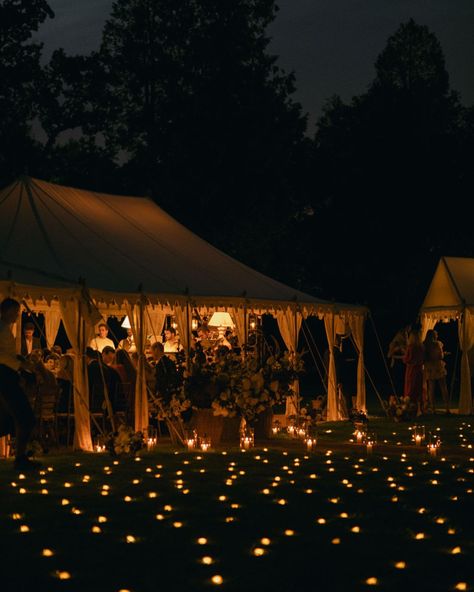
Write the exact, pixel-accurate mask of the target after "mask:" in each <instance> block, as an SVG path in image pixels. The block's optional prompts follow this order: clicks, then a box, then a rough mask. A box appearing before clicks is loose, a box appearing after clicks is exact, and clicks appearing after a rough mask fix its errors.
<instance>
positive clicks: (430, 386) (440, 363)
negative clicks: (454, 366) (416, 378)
mask: <svg viewBox="0 0 474 592" xmlns="http://www.w3.org/2000/svg"><path fill="white" fill-rule="evenodd" d="M423 344H424V346H425V360H424V376H425V380H426V382H427V390H428V405H429V407H430V408H431V409H432V410H433V413H436V408H435V389H436V383H438V384H439V388H440V390H441V395H442V397H443V401H444V404H445V405H446V413H450V411H449V393H448V386H447V384H446V374H447V372H446V364H445V362H444V351H443V344H442V342H441V341H439V340H438V333H437V332H436V331H434V330H433V329H431V330H430V331H428V333H427V334H426V337H425V341H424V343H423Z"/></svg>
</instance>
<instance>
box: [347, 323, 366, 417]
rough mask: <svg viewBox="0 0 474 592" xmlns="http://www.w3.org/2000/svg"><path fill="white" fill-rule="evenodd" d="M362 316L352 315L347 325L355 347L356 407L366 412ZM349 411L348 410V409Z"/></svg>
mask: <svg viewBox="0 0 474 592" xmlns="http://www.w3.org/2000/svg"><path fill="white" fill-rule="evenodd" d="M364 321H365V319H364V317H362V316H353V317H350V318H349V327H350V330H351V333H352V337H353V339H354V344H355V346H356V348H357V354H358V356H357V400H356V408H357V409H359V410H361V411H364V412H367V404H366V392H365V364H364ZM348 411H349V410H348Z"/></svg>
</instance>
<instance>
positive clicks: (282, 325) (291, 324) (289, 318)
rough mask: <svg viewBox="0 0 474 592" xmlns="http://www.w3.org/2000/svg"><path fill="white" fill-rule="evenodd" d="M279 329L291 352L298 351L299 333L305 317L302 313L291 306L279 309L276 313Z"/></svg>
mask: <svg viewBox="0 0 474 592" xmlns="http://www.w3.org/2000/svg"><path fill="white" fill-rule="evenodd" d="M276 319H277V323H278V329H279V330H280V333H281V336H282V338H283V341H284V342H285V345H286V347H287V348H288V350H289V351H290V352H296V351H297V349H298V335H299V333H300V329H301V323H302V321H303V317H302V316H301V313H299V312H295V311H294V310H291V309H290V308H287V309H286V310H284V311H283V310H278V311H277V313H276Z"/></svg>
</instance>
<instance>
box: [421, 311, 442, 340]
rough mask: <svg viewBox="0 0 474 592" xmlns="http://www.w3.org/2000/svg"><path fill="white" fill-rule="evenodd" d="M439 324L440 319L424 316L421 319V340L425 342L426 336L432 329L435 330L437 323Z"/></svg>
mask: <svg viewBox="0 0 474 592" xmlns="http://www.w3.org/2000/svg"><path fill="white" fill-rule="evenodd" d="M437 322H438V319H435V318H433V317H429V316H427V315H422V317H421V339H422V340H423V341H424V340H425V337H426V334H427V333H428V331H431V329H434V328H435V325H436V323H437Z"/></svg>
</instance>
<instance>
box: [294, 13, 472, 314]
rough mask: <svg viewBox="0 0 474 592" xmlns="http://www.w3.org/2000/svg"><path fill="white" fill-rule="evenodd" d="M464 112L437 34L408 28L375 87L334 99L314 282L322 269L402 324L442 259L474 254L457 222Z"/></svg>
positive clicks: (464, 173) (380, 63)
mask: <svg viewBox="0 0 474 592" xmlns="http://www.w3.org/2000/svg"><path fill="white" fill-rule="evenodd" d="M469 113H470V112H469V111H468V110H466V109H464V108H463V107H462V105H461V104H460V102H459V99H458V96H457V94H456V93H455V92H453V91H452V90H451V89H450V86H449V77H448V73H447V71H446V66H445V61H444V57H443V52H442V49H441V46H440V44H439V42H438V40H437V39H436V37H435V36H434V35H433V34H432V33H431V32H430V31H429V30H428V29H427V28H426V27H424V26H420V25H418V24H416V23H415V22H414V21H413V20H410V21H408V22H407V23H403V24H402V25H401V26H400V27H399V29H398V30H397V31H396V32H395V34H394V35H393V36H391V37H390V38H389V39H388V42H387V45H386V47H385V49H384V50H383V51H382V53H381V54H380V55H379V57H378V59H377V61H376V77H375V79H374V81H373V83H372V84H371V85H370V87H369V89H368V91H367V92H366V93H365V94H362V95H360V96H357V97H354V98H353V99H352V101H351V103H349V104H345V103H344V102H343V101H342V100H341V99H340V98H339V97H337V96H336V97H333V98H332V99H330V100H329V101H328V102H327V104H326V106H325V109H324V113H323V115H322V117H321V118H320V120H319V122H318V131H317V134H316V137H315V170H314V174H315V178H317V180H318V186H319V189H320V191H319V199H317V200H315V203H314V209H315V212H316V215H315V216H314V217H313V219H311V220H308V222H307V226H308V227H307V228H306V230H305V235H306V237H307V241H306V242H305V245H304V252H306V253H308V252H310V253H314V254H315V256H314V257H312V258H307V259H306V263H305V267H306V268H307V270H308V274H309V276H310V277H311V275H315V274H316V273H317V270H318V271H319V273H320V274H321V278H322V282H323V283H324V285H325V286H326V288H327V289H328V291H329V292H330V293H333V294H334V295H335V296H336V297H339V298H341V297H344V294H345V295H346V296H345V297H346V298H347V297H349V298H359V299H362V300H365V301H367V302H368V303H369V304H370V305H371V306H372V308H373V309H376V310H378V311H379V312H384V313H386V314H387V316H388V315H392V318H393V317H395V318H398V320H397V321H396V322H397V323H398V322H406V321H407V319H410V318H412V316H413V314H414V312H415V311H416V310H417V308H418V307H419V306H420V305H421V300H422V298H423V296H424V293H425V292H426V290H427V287H428V282H429V279H430V276H431V274H432V272H433V269H434V265H435V262H436V261H437V259H438V257H439V256H440V255H441V254H443V255H449V254H452V255H455V254H458V255H459V254H464V255H469V254H474V253H473V249H472V246H471V247H470V249H468V250H466V246H467V245H468V243H469V238H468V237H469V236H470V235H471V231H470V228H469V223H468V222H466V216H463V215H462V214H461V215H460V213H461V212H462V211H463V209H464V207H465V201H464V200H465V196H466V191H467V184H466V183H467V179H468V178H471V179H472V173H470V172H469V171H470V170H471V169H472V166H470V165H468V162H467V158H466V154H465V153H466V150H469V144H470V146H471V148H470V149H471V150H472V129H471V130H470V128H469V125H468V122H469V121H470V116H469ZM471 154H472V152H471ZM325 245H331V250H330V255H329V260H328V257H327V252H325V251H324V250H323V249H324V246H325ZM304 252H303V253H302V257H304ZM320 253H321V255H319V254H320Z"/></svg>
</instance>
